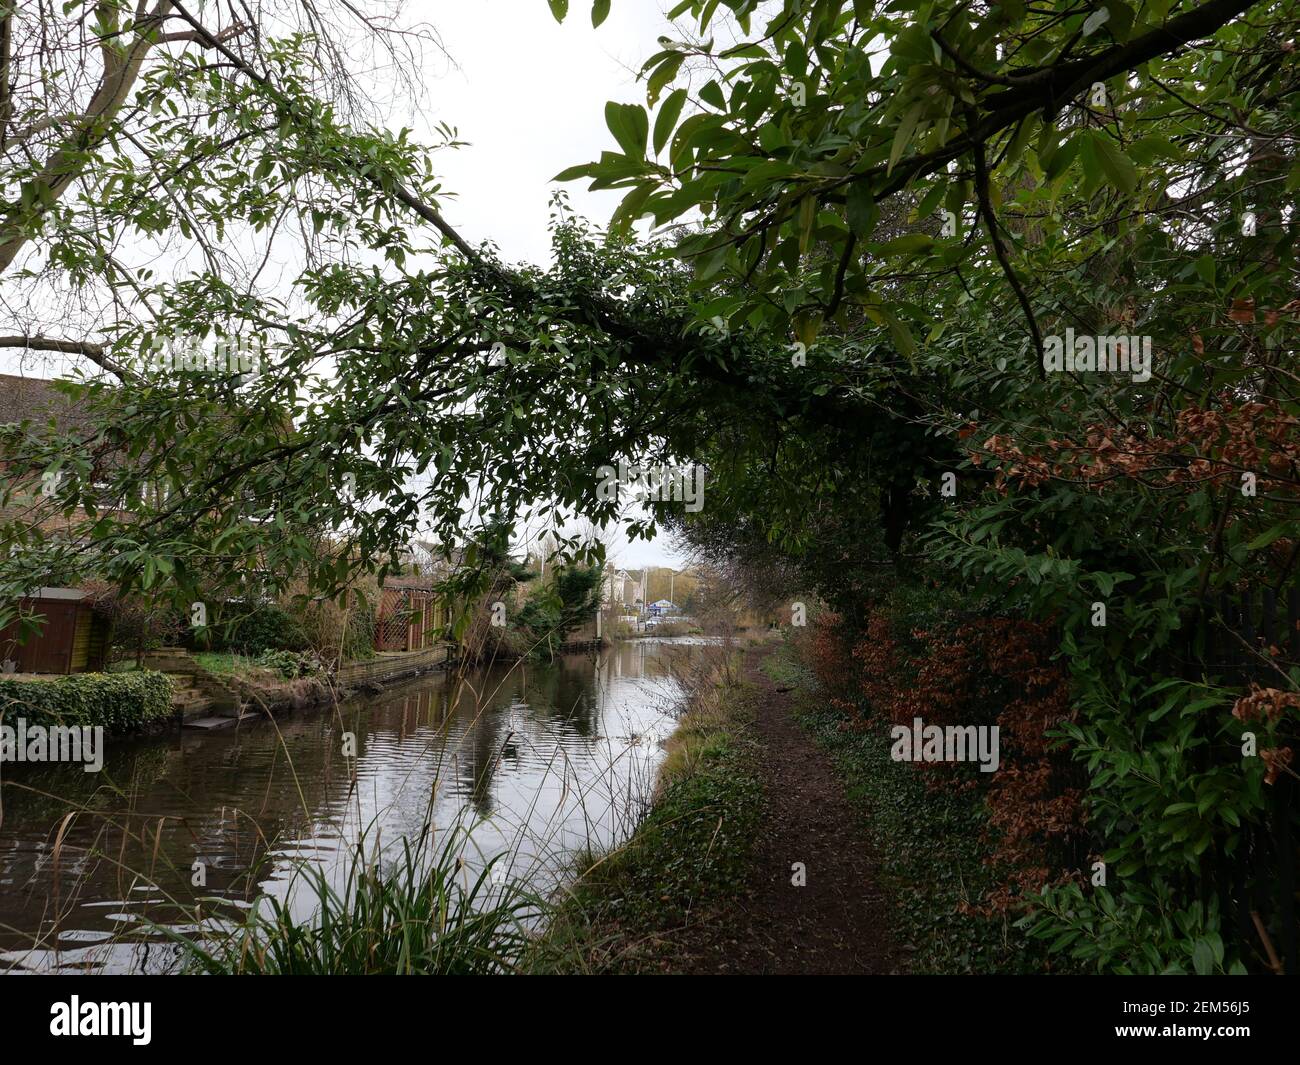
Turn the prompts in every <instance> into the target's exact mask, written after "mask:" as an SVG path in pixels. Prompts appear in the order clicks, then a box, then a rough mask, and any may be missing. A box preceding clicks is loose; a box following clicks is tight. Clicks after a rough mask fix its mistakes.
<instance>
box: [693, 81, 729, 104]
mask: <svg viewBox="0 0 1300 1065" xmlns="http://www.w3.org/2000/svg"><path fill="white" fill-rule="evenodd" d="M700 99H701V100H703V101H704V102H705V103H706V104H708V105H709V106H711V107H716V108H717V109H718V110H719V111H725V110H726V109H727V98H726V96H724V95H723V92H722V86H720V85H719V84H718V83H717V82H716V81H711V82H709V83H708V84H707V85H706V86H704V88H702V89H701V90H700Z"/></svg>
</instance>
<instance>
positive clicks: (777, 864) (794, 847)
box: [677, 648, 904, 974]
mask: <svg viewBox="0 0 1300 1065" xmlns="http://www.w3.org/2000/svg"><path fill="white" fill-rule="evenodd" d="M769 653H770V648H768V649H764V648H757V649H754V650H751V651H749V652H748V653H747V654H746V656H745V666H744V668H745V677H746V679H747V680H748V681H750V682H751V683H752V684H754V685H755V687H756V688H757V690H758V693H759V695H758V699H757V701H756V707H755V722H754V727H755V732H756V736H757V739H758V742H759V744H760V745H761V748H762V753H761V756H760V765H761V773H762V778H763V785H764V788H765V790H766V793H767V805H766V818H765V823H764V824H763V826H762V827H761V829H760V839H759V842H758V853H757V857H756V860H755V863H754V868H753V870H752V871H751V873H750V878H749V884H748V886H747V891H746V892H745V893H744V894H743V895H742V896H741V897H740V898H738V899H737V900H736V902H735V905H734V907H732V908H730V909H729V910H728V911H727V912H726V913H724V914H723V915H722V917H721V918H720V919H714V920H711V921H709V922H708V923H707V924H706V923H701V924H698V925H696V926H694V927H693V928H691V929H690V930H689V931H688V932H687V933H686V936H685V941H684V942H679V943H678V944H677V946H678V947H679V948H680V949H683V953H684V954H685V955H686V957H687V958H688V960H687V961H686V963H685V966H684V968H685V971H687V972H691V973H744V974H775V973H783V974H812V973H892V972H898V971H901V970H902V968H903V965H904V963H903V962H902V961H901V960H900V959H901V958H902V955H901V954H900V952H899V951H897V950H896V949H895V947H894V946H893V944H891V943H890V941H889V936H888V934H887V929H888V928H889V917H888V915H887V908H886V903H885V900H884V898H883V896H882V895H881V893H880V891H879V889H878V888H877V887H876V876H875V863H874V861H873V859H872V854H871V845H870V843H869V842H868V840H867V837H866V834H865V832H864V831H863V829H862V828H861V825H860V818H861V814H860V813H859V812H858V811H857V810H855V809H854V808H853V807H852V806H851V805H850V804H849V801H848V799H847V798H846V797H845V795H844V790H843V788H842V787H841V785H840V781H839V779H838V777H837V776H836V775H835V771H834V769H833V768H832V766H831V761H830V758H829V756H828V755H827V754H826V753H825V752H824V751H822V750H821V749H820V748H818V747H817V745H816V744H815V743H814V742H813V740H812V738H811V737H810V736H808V734H807V733H806V732H804V730H803V729H802V728H801V727H800V726H799V724H798V723H797V722H796V721H795V719H794V716H793V712H792V709H791V705H790V696H789V694H787V693H785V692H782V691H780V690H778V688H777V686H776V684H775V683H774V682H773V681H772V679H771V678H770V677H768V676H767V674H766V673H765V672H763V670H762V668H761V666H762V661H763V659H764V658H765V657H766V655H767V654H769ZM796 862H802V863H803V866H804V868H805V869H806V880H807V883H806V886H804V887H796V886H794V884H793V883H792V877H794V875H795V873H794V870H793V868H792V867H793V865H794V863H796Z"/></svg>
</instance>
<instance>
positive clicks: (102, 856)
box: [0, 640, 694, 971]
mask: <svg viewBox="0 0 1300 1065" xmlns="http://www.w3.org/2000/svg"><path fill="white" fill-rule="evenodd" d="M693 646H694V641H674V640H663V641H637V642H633V643H624V644H618V645H616V646H615V647H614V648H612V649H609V650H607V651H605V652H603V653H602V654H601V655H600V656H599V657H595V656H591V655H585V656H570V657H567V658H565V659H563V660H561V661H559V662H557V663H555V664H553V665H547V666H538V665H524V664H515V665H513V666H510V667H506V666H501V667H497V668H494V669H491V670H486V671H479V672H476V673H473V674H471V675H470V676H469V677H468V678H466V679H463V680H457V679H456V678H454V677H448V676H444V675H442V674H435V675H432V676H429V677H425V678H422V679H420V680H418V681H415V682H413V683H412V684H409V685H405V686H403V687H402V688H400V689H396V690H394V691H391V692H387V693H385V694H383V695H380V696H377V697H368V698H364V699H355V700H351V701H349V702H347V703H344V704H342V705H340V706H339V707H338V708H336V709H335V710H331V711H321V712H316V713H311V714H302V715H297V716H295V717H282V718H278V719H276V720H275V721H269V722H259V723H257V724H255V725H252V726H248V725H244V726H242V727H240V728H239V729H237V730H236V729H230V730H227V731H224V732H215V733H211V732H209V733H198V732H185V733H180V734H176V735H171V736H169V737H167V738H165V739H155V740H134V741H131V740H119V741H117V742H113V741H111V740H110V741H109V742H108V743H107V745H106V746H107V748H108V749H107V754H106V757H105V762H104V769H103V771H102V772H101V773H98V774H94V773H84V772H82V770H81V768H80V767H79V766H68V767H35V766H4V767H3V768H4V780H3V783H2V784H0V799H3V807H2V810H0V817H2V818H3V820H2V821H0V950H2V951H3V953H0V967H14V968H41V969H49V968H61V969H68V970H73V969H92V970H96V971H104V970H108V971H157V970H160V969H165V968H166V967H167V966H168V965H169V964H170V963H171V962H172V961H173V959H174V957H175V952H174V949H173V947H172V946H171V945H170V944H168V943H167V942H166V941H165V940H163V939H162V937H160V936H158V935H156V934H155V935H146V934H143V933H140V932H136V933H134V934H133V933H132V929H133V927H134V926H136V925H138V924H139V923H140V922H141V921H142V920H143V919H146V918H147V919H148V920H151V921H157V922H164V923H168V924H169V925H171V926H172V927H175V928H177V929H180V930H187V929H189V928H190V927H192V926H193V922H192V921H188V920H187V919H180V918H178V912H180V911H178V909H177V907H178V906H183V907H184V912H185V913H187V914H193V913H194V910H195V900H196V899H198V898H200V897H202V898H211V897H216V898H220V899H223V900H226V903H227V904H228V905H229V906H232V907H246V906H248V905H249V904H250V903H251V901H252V900H253V899H254V898H255V897H256V896H258V895H259V894H277V895H280V896H281V897H288V898H289V900H290V903H291V905H292V906H293V908H294V909H295V910H296V911H297V910H309V909H310V906H311V902H310V899H306V898H299V897H298V893H297V892H292V891H290V890H289V888H288V884H289V877H290V873H291V870H292V862H293V860H294V859H309V860H312V861H315V862H319V863H321V864H322V866H323V867H324V868H325V869H326V870H327V871H329V872H330V874H331V876H332V877H333V878H334V879H335V880H336V882H339V883H341V880H342V873H343V870H344V866H345V864H346V860H347V851H348V848H349V845H350V844H352V843H354V842H355V841H356V840H357V839H358V838H359V836H360V835H361V834H362V833H363V832H364V833H365V835H366V839H367V841H368V842H369V843H370V844H373V843H374V841H375V839H376V838H378V839H379V840H380V841H381V842H382V843H383V844H384V845H387V846H391V845H394V844H395V843H397V842H398V841H400V840H401V839H402V838H403V837H414V836H416V835H418V833H419V831H420V828H421V826H422V825H423V824H424V823H425V819H426V818H427V817H428V816H429V813H430V810H432V816H433V822H434V825H435V826H436V827H437V828H439V829H441V830H446V829H447V828H448V827H449V826H451V825H453V824H455V823H457V822H458V820H461V819H463V821H464V823H467V824H472V826H473V829H472V833H471V836H470V839H471V843H472V848H473V851H474V853H473V854H467V856H466V857H467V860H468V861H469V862H470V864H471V867H472V866H473V865H475V864H478V863H481V862H486V861H487V860H488V859H490V858H491V857H493V856H494V855H497V854H500V853H503V852H506V853H509V854H510V855H511V856H512V857H511V864H510V866H509V867H508V870H507V871H509V872H510V873H512V874H514V875H522V876H527V877H529V878H531V879H532V880H533V881H534V882H535V883H537V884H538V885H539V886H543V887H545V886H549V885H550V884H551V883H552V882H553V877H554V876H555V875H556V873H557V872H558V871H559V867H560V865H561V863H562V861H563V859H564V856H565V855H569V854H572V853H573V852H574V851H575V850H577V849H579V848H582V847H584V846H586V845H588V844H591V845H595V846H600V845H606V844H609V843H611V842H614V841H615V840H616V839H617V838H618V837H619V836H620V835H621V833H622V832H623V831H625V830H626V828H627V826H628V824H629V823H630V822H634V821H635V819H636V817H637V816H639V814H640V812H641V809H642V806H643V804H644V802H645V800H646V798H647V796H648V794H649V789H650V786H651V784H652V781H653V775H654V770H655V768H656V767H657V764H658V760H659V757H660V753H661V752H660V747H659V740H661V739H662V738H663V737H664V736H666V735H667V734H668V733H669V732H670V731H671V730H672V716H671V711H672V709H673V704H674V702H675V700H676V698H677V696H678V690H677V686H676V684H675V682H674V680H673V677H672V674H671V670H672V668H673V663H674V661H675V660H678V659H680V658H681V657H682V656H685V655H689V654H691V653H692V649H693ZM348 733H351V734H352V735H353V736H354V737H355V751H356V757H355V758H353V757H350V756H347V755H345V736H346V734H348ZM200 871H201V873H202V876H203V877H204V878H205V880H206V883H204V884H202V885H201V886H196V885H195V884H194V883H193V881H194V880H195V879H197V878H198V877H199V875H200ZM211 910H212V905H211V904H208V906H207V909H206V911H205V912H206V913H207V914H210V913H211ZM38 937H39V943H38V946H37V947H36V948H33V947H32V944H33V942H34V941H35V940H37V939H38Z"/></svg>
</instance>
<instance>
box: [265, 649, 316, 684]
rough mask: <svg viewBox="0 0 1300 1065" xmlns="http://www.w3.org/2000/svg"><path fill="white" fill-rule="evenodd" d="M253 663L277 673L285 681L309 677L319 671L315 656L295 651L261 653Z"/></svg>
mask: <svg viewBox="0 0 1300 1065" xmlns="http://www.w3.org/2000/svg"><path fill="white" fill-rule="evenodd" d="M254 661H255V663H256V664H257V665H259V666H261V667H262V668H263V669H269V670H272V671H274V672H276V673H279V674H280V676H281V677H283V678H284V679H285V680H293V679H294V678H295V677H306V676H310V675H311V674H313V673H319V672H320V669H321V663H320V659H319V658H317V657H316V655H315V654H302V653H299V652H297V651H263V652H262V653H261V654H260V655H258V656H257V658H256V659H255V660H254Z"/></svg>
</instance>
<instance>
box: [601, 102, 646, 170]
mask: <svg viewBox="0 0 1300 1065" xmlns="http://www.w3.org/2000/svg"><path fill="white" fill-rule="evenodd" d="M605 125H607V126H608V127H609V131H610V132H611V133H612V134H614V139H615V140H616V141H618V146H619V147H620V148H622V149H623V153H624V154H625V155H627V156H629V157H631V158H633V159H644V158H645V148H646V137H647V136H648V134H649V132H650V119H649V117H648V116H647V115H646V112H645V108H644V107H642V106H641V105H640V104H620V103H616V102H614V101H613V100H611V101H610V102H609V103H607V104H606V105H605Z"/></svg>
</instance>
